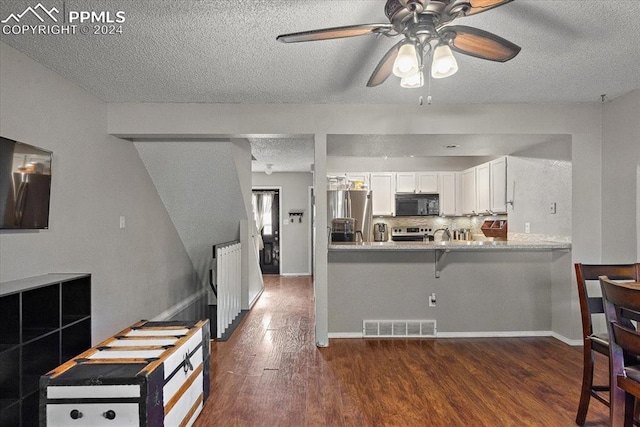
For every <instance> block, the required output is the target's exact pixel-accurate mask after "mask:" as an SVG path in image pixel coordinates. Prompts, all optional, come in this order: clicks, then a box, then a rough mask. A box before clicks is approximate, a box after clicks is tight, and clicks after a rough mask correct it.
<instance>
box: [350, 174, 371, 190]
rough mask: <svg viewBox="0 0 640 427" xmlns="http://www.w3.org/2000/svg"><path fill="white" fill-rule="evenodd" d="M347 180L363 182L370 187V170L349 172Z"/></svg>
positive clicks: (366, 186)
mask: <svg viewBox="0 0 640 427" xmlns="http://www.w3.org/2000/svg"><path fill="white" fill-rule="evenodd" d="M347 181H349V183H352V182H358V181H360V182H362V184H363V185H364V186H365V188H369V173H368V172H347Z"/></svg>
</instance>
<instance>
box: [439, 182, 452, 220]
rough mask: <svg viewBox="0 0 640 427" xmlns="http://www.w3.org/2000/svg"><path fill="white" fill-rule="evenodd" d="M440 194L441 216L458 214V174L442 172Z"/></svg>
mask: <svg viewBox="0 0 640 427" xmlns="http://www.w3.org/2000/svg"><path fill="white" fill-rule="evenodd" d="M438 193H440V215H455V214H456V173H455V172H441V173H440V176H439V186H438Z"/></svg>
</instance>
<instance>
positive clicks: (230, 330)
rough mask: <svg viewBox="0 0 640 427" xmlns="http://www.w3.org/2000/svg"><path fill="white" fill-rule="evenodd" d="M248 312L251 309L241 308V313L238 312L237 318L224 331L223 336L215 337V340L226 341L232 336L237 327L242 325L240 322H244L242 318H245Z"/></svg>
mask: <svg viewBox="0 0 640 427" xmlns="http://www.w3.org/2000/svg"><path fill="white" fill-rule="evenodd" d="M247 313H249V310H241V311H240V313H238V315H237V316H236V318H235V319H233V322H231V324H230V325H229V326H228V327H227V329H226V330H225V331H224V333H223V334H222V336H221V337H220V338H215V341H226V340H228V339H229V338H231V335H232V334H233V332H234V331H235V330H236V328H237V327H238V326H239V325H240V323H241V322H242V319H244V317H245V316H246V315H247Z"/></svg>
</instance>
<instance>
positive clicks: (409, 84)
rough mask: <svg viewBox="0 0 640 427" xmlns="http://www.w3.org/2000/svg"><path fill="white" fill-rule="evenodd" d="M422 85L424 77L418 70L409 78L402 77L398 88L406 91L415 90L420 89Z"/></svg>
mask: <svg viewBox="0 0 640 427" xmlns="http://www.w3.org/2000/svg"><path fill="white" fill-rule="evenodd" d="M423 85H424V75H423V74H422V71H420V70H419V71H418V72H417V73H415V74H414V75H412V76H409V77H403V78H402V79H401V80H400V87H403V88H406V89H416V88H419V87H422V86H423Z"/></svg>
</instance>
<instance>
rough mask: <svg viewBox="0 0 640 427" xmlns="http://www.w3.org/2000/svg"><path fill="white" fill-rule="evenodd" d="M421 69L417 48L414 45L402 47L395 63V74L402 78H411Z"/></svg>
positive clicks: (408, 44)
mask: <svg viewBox="0 0 640 427" xmlns="http://www.w3.org/2000/svg"><path fill="white" fill-rule="evenodd" d="M419 67H420V65H419V64H418V54H417V52H416V46H415V45H414V44H413V43H407V44H405V45H402V47H400V50H399V51H398V56H397V57H396V60H395V61H394V63H393V74H395V75H396V76H398V77H401V78H402V77H410V76H413V75H414V74H416V73H417V72H418V70H419Z"/></svg>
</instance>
